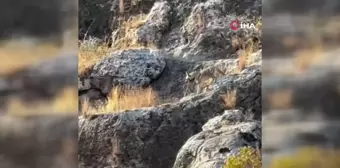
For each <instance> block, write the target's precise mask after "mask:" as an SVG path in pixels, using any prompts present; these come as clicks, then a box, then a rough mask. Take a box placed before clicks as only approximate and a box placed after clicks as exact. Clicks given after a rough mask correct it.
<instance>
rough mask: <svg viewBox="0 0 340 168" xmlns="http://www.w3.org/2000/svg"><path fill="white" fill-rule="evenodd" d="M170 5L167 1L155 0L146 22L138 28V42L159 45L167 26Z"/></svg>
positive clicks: (168, 23)
mask: <svg viewBox="0 0 340 168" xmlns="http://www.w3.org/2000/svg"><path fill="white" fill-rule="evenodd" d="M170 17H171V6H170V4H169V3H168V2H167V1H162V2H155V4H154V6H153V7H152V8H151V11H150V13H149V15H148V19H147V21H146V23H145V24H144V25H143V26H142V27H141V28H139V29H138V32H137V36H138V39H137V40H138V42H140V43H142V44H145V43H146V44H155V45H157V46H159V45H160V40H161V39H162V36H163V34H164V32H165V31H166V30H167V29H168V28H169V25H170Z"/></svg>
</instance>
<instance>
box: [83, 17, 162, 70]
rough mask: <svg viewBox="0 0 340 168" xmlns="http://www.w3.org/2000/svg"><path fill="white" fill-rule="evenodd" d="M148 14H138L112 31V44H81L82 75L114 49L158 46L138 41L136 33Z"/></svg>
mask: <svg viewBox="0 0 340 168" xmlns="http://www.w3.org/2000/svg"><path fill="white" fill-rule="evenodd" d="M146 18H147V15H143V14H141V15H137V16H133V17H131V18H130V19H129V20H127V21H124V22H122V23H121V24H120V26H119V29H117V30H116V31H115V32H113V33H112V41H113V43H112V45H111V46H109V45H108V44H105V43H103V44H98V46H95V47H94V48H92V47H93V46H92V47H91V48H86V46H85V45H84V42H81V44H80V46H81V47H80V50H79V55H78V60H79V61H78V72H79V74H80V75H82V74H86V73H87V71H89V70H90V69H91V67H92V66H93V65H94V64H96V63H97V62H98V61H100V60H101V59H103V58H105V57H106V56H108V55H109V54H110V52H112V51H119V50H126V49H133V48H144V47H146V46H147V47H148V48H156V47H155V45H153V44H147V45H146V46H144V45H143V44H140V43H138V41H137V37H136V33H137V30H138V28H139V27H140V26H142V25H143V24H144V23H145V21H146Z"/></svg>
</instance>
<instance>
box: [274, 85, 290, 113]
mask: <svg viewBox="0 0 340 168" xmlns="http://www.w3.org/2000/svg"><path fill="white" fill-rule="evenodd" d="M292 97H293V91H292V90H291V89H285V90H278V91H276V92H274V93H273V94H271V95H270V96H269V101H270V106H271V108H273V109H289V108H291V106H292Z"/></svg>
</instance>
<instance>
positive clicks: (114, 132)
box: [79, 73, 261, 168]
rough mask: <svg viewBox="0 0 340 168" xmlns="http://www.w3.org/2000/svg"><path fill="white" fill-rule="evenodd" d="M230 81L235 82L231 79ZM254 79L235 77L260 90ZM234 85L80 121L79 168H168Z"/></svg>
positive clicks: (217, 112) (221, 107)
mask: <svg viewBox="0 0 340 168" xmlns="http://www.w3.org/2000/svg"><path fill="white" fill-rule="evenodd" d="M232 79H233V80H236V78H235V77H232ZM260 79H261V74H260V73H255V74H253V75H250V74H240V75H239V81H240V82H241V81H242V80H243V81H244V82H245V83H249V85H248V84H246V85H243V86H250V83H252V84H251V85H257V86H260V85H261V84H260V83H259V82H261V80H260ZM240 86H241V87H242V85H235V86H233V84H231V85H230V86H229V85H226V86H225V87H220V88H218V89H216V90H214V91H212V92H207V93H202V94H198V95H192V96H189V97H186V98H183V99H182V100H181V101H179V102H177V103H172V104H165V105H160V106H158V107H152V108H145V109H137V110H131V111H125V112H122V113H119V114H106V115H98V116H93V117H91V118H90V119H86V118H83V117H80V118H79V130H80V131H79V132H80V133H79V164H80V165H81V166H80V167H106V166H110V167H126V168H128V167H131V168H132V167H133V168H139V167H140V168H142V167H150V168H159V167H171V166H172V165H173V163H174V160H175V157H176V154H177V151H178V150H179V149H180V147H181V146H182V145H183V144H184V142H185V141H186V140H187V139H188V138H189V137H191V136H193V135H194V134H197V133H198V132H199V131H201V127H202V126H203V124H205V123H206V122H207V121H208V120H209V119H210V118H212V117H215V116H218V115H220V114H222V113H223V111H224V110H225V109H228V107H226V106H225V104H224V101H223V99H222V98H221V95H223V94H226V93H228V92H230V91H232V90H242V88H241V87H240ZM239 87H240V88H239ZM241 93H242V92H239V94H241ZM244 94H247V95H257V96H254V97H253V98H256V99H257V98H258V97H260V94H261V93H260V92H258V90H256V89H255V90H254V89H247V93H244ZM242 101H243V100H239V102H242ZM250 102H256V100H253V101H250ZM250 106H251V107H250ZM253 106H254V105H253V104H251V105H249V106H244V107H240V106H239V105H238V104H236V108H241V109H244V111H248V109H250V108H253ZM258 115H260V114H258ZM132 149H133V150H132Z"/></svg>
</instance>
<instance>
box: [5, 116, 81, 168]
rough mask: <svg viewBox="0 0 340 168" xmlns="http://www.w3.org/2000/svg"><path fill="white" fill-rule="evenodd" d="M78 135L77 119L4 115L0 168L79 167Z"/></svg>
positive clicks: (72, 117) (71, 117) (73, 117)
mask: <svg viewBox="0 0 340 168" xmlns="http://www.w3.org/2000/svg"><path fill="white" fill-rule="evenodd" d="M77 132H78V128H77V118H76V117H75V116H32V117H29V118H11V117H5V116H1V117H0V167H1V168H57V167H58V168H61V167H62V168H74V167H77V164H78V161H77Z"/></svg>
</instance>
